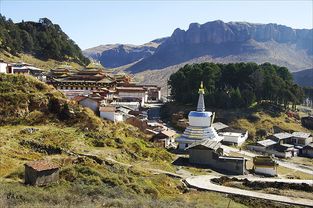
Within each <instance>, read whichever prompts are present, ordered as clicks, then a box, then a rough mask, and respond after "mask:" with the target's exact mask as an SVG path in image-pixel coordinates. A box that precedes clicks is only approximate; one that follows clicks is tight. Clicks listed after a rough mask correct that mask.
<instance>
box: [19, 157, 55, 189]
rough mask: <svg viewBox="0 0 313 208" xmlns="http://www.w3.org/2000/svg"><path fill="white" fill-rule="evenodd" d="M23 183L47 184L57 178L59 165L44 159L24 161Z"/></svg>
mask: <svg viewBox="0 0 313 208" xmlns="http://www.w3.org/2000/svg"><path fill="white" fill-rule="evenodd" d="M24 166H25V184H29V185H33V186H37V185H38V186H42V185H47V184H49V183H52V182H56V181H58V180H59V166H58V165H56V164H54V163H52V162H49V161H45V160H41V161H34V162H29V163H26V164H25V165H24Z"/></svg>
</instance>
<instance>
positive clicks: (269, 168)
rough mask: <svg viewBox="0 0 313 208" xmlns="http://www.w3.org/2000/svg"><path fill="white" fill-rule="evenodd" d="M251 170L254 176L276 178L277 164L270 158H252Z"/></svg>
mask: <svg viewBox="0 0 313 208" xmlns="http://www.w3.org/2000/svg"><path fill="white" fill-rule="evenodd" d="M253 170H254V173H256V174H261V175H267V176H277V163H276V162H275V161H274V160H273V159H272V158H271V157H270V156H256V157H254V158H253Z"/></svg>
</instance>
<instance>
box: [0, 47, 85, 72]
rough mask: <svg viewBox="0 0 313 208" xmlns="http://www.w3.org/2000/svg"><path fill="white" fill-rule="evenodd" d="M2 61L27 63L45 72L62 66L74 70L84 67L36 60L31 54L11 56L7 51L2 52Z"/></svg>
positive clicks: (71, 63) (72, 63)
mask: <svg viewBox="0 0 313 208" xmlns="http://www.w3.org/2000/svg"><path fill="white" fill-rule="evenodd" d="M0 59H2V60H4V61H6V62H10V63H11V62H19V61H22V62H26V63H29V64H33V65H34V66H36V67H38V68H41V69H45V70H50V69H54V68H57V67H59V66H61V65H68V66H70V67H71V68H73V69H81V68H82V66H81V65H79V64H77V63H75V62H69V61H67V62H65V61H56V60H54V59H48V60H40V59H38V58H35V57H34V56H32V55H30V54H24V53H21V54H19V55H15V56H13V55H11V54H9V53H8V52H5V51H0Z"/></svg>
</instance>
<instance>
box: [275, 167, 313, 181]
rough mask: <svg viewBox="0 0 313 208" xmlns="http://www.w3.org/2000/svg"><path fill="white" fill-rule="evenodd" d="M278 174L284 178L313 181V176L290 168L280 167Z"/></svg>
mask: <svg viewBox="0 0 313 208" xmlns="http://www.w3.org/2000/svg"><path fill="white" fill-rule="evenodd" d="M277 174H278V175H279V176H283V177H284V178H287V177H288V178H294V179H303V180H313V175H311V174H307V173H303V172H301V171H295V170H293V169H290V168H286V167H282V166H278V168H277Z"/></svg>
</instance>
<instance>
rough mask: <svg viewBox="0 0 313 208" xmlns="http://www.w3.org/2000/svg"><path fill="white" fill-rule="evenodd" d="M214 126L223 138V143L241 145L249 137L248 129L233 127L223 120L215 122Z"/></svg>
mask: <svg viewBox="0 0 313 208" xmlns="http://www.w3.org/2000/svg"><path fill="white" fill-rule="evenodd" d="M212 127H213V128H214V129H215V130H216V132H217V133H218V135H219V136H220V137H221V138H222V143H223V144H226V145H227V144H230V145H236V146H241V145H242V144H243V143H244V142H245V141H246V140H247V139H248V131H245V130H241V129H234V128H231V127H229V126H228V125H226V124H224V123H222V122H216V123H213V124H212Z"/></svg>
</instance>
